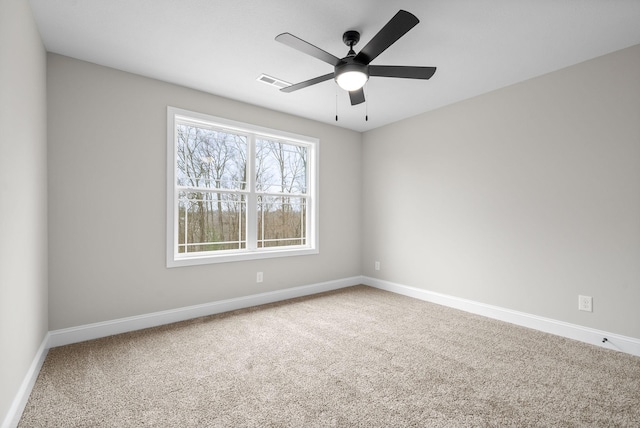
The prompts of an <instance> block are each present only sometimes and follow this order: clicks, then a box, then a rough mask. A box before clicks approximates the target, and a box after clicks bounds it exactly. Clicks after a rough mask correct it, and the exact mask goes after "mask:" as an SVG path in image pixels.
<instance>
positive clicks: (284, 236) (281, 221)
mask: <svg viewBox="0 0 640 428" xmlns="http://www.w3.org/2000/svg"><path fill="white" fill-rule="evenodd" d="M167 116H168V118H167V123H168V127H167V134H168V137H167V139H168V144H167V146H168V158H167V165H168V179H167V266H168V267H176V266H187V265H192V264H203V263H218V262H228V261H239V260H249V259H258V258H267V257H282V256H297V255H304V254H316V253H317V252H318V242H317V210H318V201H317V193H316V183H317V176H316V174H317V168H316V163H317V159H318V144H319V142H318V140H317V139H315V138H310V137H305V136H300V135H294V134H291V133H287V132H282V131H276V130H273V129H267V128H262V127H257V126H253V125H248V124H244V123H240V122H234V121H230V120H226V119H221V118H217V117H213V116H208V115H204V114H200V113H194V112H190V111H186V110H181V109H177V108H173V107H169V108H168V115H167Z"/></svg>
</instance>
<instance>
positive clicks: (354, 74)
mask: <svg viewBox="0 0 640 428" xmlns="http://www.w3.org/2000/svg"><path fill="white" fill-rule="evenodd" d="M367 80H369V76H367V73H364V72H362V71H360V70H347V71H344V72H342V73H340V74H338V75H336V82H337V83H338V86H340V87H341V88H342V89H344V90H345V91H356V90H358V89H360V88H362V87H363V86H364V84H365V83H367Z"/></svg>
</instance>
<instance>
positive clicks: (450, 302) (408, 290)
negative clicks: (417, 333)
mask: <svg viewBox="0 0 640 428" xmlns="http://www.w3.org/2000/svg"><path fill="white" fill-rule="evenodd" d="M362 283H363V284H365V285H368V286H370V287H375V288H379V289H381V290H386V291H391V292H393V293H397V294H402V295H404V296H409V297H414V298H416V299H420V300H425V301H427V302H432V303H436V304H439V305H443V306H448V307H451V308H455V309H460V310H463V311H466V312H471V313H474V314H478V315H482V316H485V317H488V318H493V319H497V320H500V321H506V322H509V323H511V324H516V325H520V326H523V327H528V328H532V329H535V330H539V331H543V332H545V333H551V334H555V335H557V336H562V337H566V338H569V339H573V340H578V341H580V342H585V343H589V344H591V345H596V346H600V347H602V348H608V349H614V350H616V351H621V352H625V353H627V354H631V355H635V356H639V357H640V339H637V338H633V337H627V336H622V335H619V334H615V333H609V332H606V331H602V330H596V329H593V328H589V327H583V326H580V325H576V324H570V323H566V322H563V321H557V320H554V319H550V318H544V317H539V316H537V315H531V314H527V313H525V312H518V311H513V310H511V309H505V308H501V307H499V306H492V305H486V304H484V303H479V302H475V301H472V300H467V299H461V298H459V297H454V296H449V295H446V294H441V293H435V292H433V291H427V290H423V289H420V288H415V287H409V286H406V285H401V284H395V283H392V282H388V281H383V280H381V279H376V278H371V277H363V278H362ZM604 338H606V339H607V340H606V341H605V342H603V339H604Z"/></svg>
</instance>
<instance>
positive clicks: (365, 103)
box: [364, 85, 371, 122]
mask: <svg viewBox="0 0 640 428" xmlns="http://www.w3.org/2000/svg"><path fill="white" fill-rule="evenodd" d="M366 86H367V89H369V85H366ZM370 96H371V94H369V91H367V98H365V100H364V108H365V115H364V120H365V122H368V121H369V97H370Z"/></svg>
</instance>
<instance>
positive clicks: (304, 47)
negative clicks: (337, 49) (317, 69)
mask: <svg viewBox="0 0 640 428" xmlns="http://www.w3.org/2000/svg"><path fill="white" fill-rule="evenodd" d="M276 41H278V42H280V43H283V44H285V45H287V46H289V47H292V48H294V49H295V50H298V51H300V52H302V53H306V54H307V55H311V56H312V57H314V58H318V59H319V60H321V61H324V62H326V63H327V64H331V65H333V66H334V67H335V66H336V65H337V64H338V62H339V61H340V58H338V57H336V56H333V55H331V54H330V53H329V52H325V51H323V50H322V49H320V48H319V47H317V46H314V45H312V44H311V43H309V42H305V41H304V40H302V39H300V38H298V37H296V36H294V35H293V34H290V33H282V34H279V35H277V36H276Z"/></svg>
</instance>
